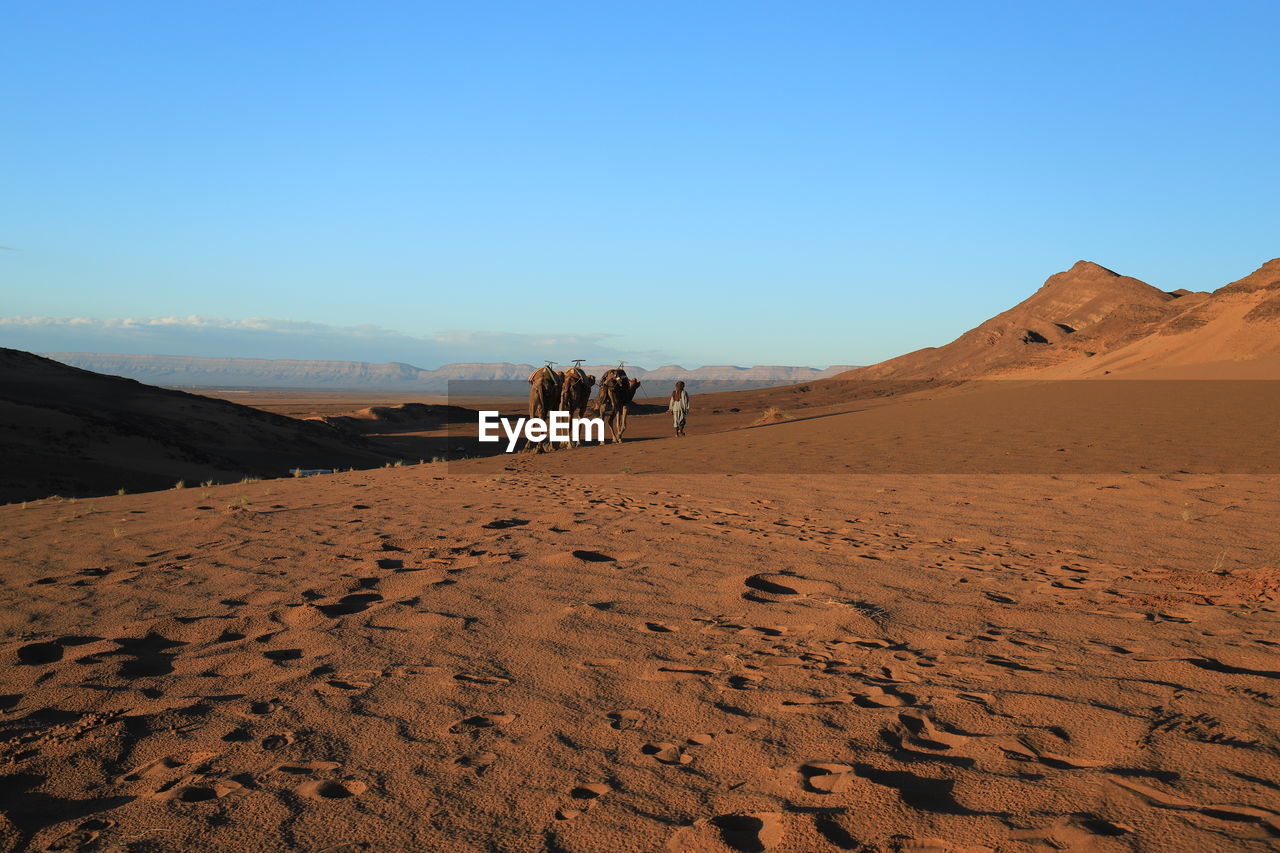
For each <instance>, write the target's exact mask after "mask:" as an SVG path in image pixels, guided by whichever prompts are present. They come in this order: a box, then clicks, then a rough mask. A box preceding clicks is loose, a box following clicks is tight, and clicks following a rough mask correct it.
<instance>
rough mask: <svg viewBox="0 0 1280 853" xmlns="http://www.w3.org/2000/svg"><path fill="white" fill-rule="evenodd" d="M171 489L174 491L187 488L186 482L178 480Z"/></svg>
mask: <svg viewBox="0 0 1280 853" xmlns="http://www.w3.org/2000/svg"><path fill="white" fill-rule="evenodd" d="M173 487H174V488H175V489H185V488H186V487H187V481H186V480H179V481H178V482H176V483H174V484H173Z"/></svg>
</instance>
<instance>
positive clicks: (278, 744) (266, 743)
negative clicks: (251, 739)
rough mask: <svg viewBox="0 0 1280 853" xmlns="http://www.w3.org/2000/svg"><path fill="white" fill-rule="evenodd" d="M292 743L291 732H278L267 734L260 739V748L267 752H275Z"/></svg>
mask: <svg viewBox="0 0 1280 853" xmlns="http://www.w3.org/2000/svg"><path fill="white" fill-rule="evenodd" d="M291 743H293V733H292V732H282V733H280V734H274V735H267V736H266V737H265V738H263V739H262V748H263V749H265V750H267V751H268V752H275V751H276V750H278V749H284V748H285V747H286V746H289V745H290V744H291Z"/></svg>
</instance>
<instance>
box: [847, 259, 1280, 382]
mask: <svg viewBox="0 0 1280 853" xmlns="http://www.w3.org/2000/svg"><path fill="white" fill-rule="evenodd" d="M1206 364H1217V365H1219V367H1216V368H1214V369H1213V370H1211V371H1208V372H1206V373H1204V378H1208V377H1222V378H1227V377H1228V376H1230V377H1234V378H1241V377H1250V378H1264V377H1269V376H1270V375H1271V374H1275V375H1280V258H1276V259H1274V260H1270V261H1267V262H1266V263H1265V264H1263V265H1262V266H1261V267H1259V268H1258V269H1257V270H1255V271H1254V272H1253V273H1251V274H1249V275H1248V276H1245V277H1244V278H1242V279H1240V280H1238V281H1235V282H1232V283H1231V284H1228V285H1225V286H1223V287H1220V288H1218V289H1217V290H1214V291H1212V292H1197V291H1188V290H1174V291H1164V290H1160V289H1159V288H1156V287H1152V286H1151V285H1149V284H1146V283H1145V282H1142V281H1139V280H1138V279H1135V278H1130V277H1128V276H1124V275H1120V274H1119V273H1116V272H1113V271H1112V270H1109V269H1107V268H1106V267H1102V266H1099V265H1098V264H1095V263H1091V262H1089V261H1080V262H1078V263H1077V264H1075V266H1073V267H1071V269H1069V270H1067V271H1065V272H1060V273H1057V274H1055V275H1052V276H1050V277H1049V278H1048V279H1047V280H1046V281H1045V283H1044V285H1043V286H1041V287H1040V289H1039V290H1037V291H1036V292H1035V293H1033V294H1032V295H1031V296H1030V297H1028V298H1027V299H1026V300H1024V301H1022V302H1020V303H1019V304H1018V305H1015V306H1014V307H1013V308H1010V309H1009V310H1008V311H1004V312H1002V313H1000V314H997V315H996V316H995V317H992V318H991V319H990V320H987V321H986V322H985V323H982V324H981V325H979V326H977V327H976V328H973V329H970V330H969V331H968V332H965V333H964V334H963V335H961V336H960V337H958V338H956V339H955V340H954V341H952V342H951V343H949V344H945V345H943V346H939V347H928V348H925V349H921V350H916V351H915V352H911V353H907V354H906V355H902V356H898V357H897V358H891V359H889V360H888V361H883V362H880V363H879V364H874V365H871V366H869V367H862V368H857V369H855V370H852V371H849V372H846V373H842V374H840V375H839V377H837V379H839V380H858V381H884V380H892V381H898V380H939V381H957V380H964V379H980V378H1003V377H1013V376H1043V377H1046V378H1051V377H1064V378H1067V377H1091V376H1104V375H1108V374H1112V373H1121V372H1124V373H1135V372H1136V373H1143V372H1150V371H1157V370H1167V369H1173V368H1185V367H1188V366H1191V365H1206ZM1226 364H1230V365H1231V367H1229V368H1228V367H1223V366H1222V365H1226ZM1184 374H1185V371H1184ZM1186 375H1190V374H1186ZM1197 376H1199V374H1197Z"/></svg>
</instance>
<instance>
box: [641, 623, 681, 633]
mask: <svg viewBox="0 0 1280 853" xmlns="http://www.w3.org/2000/svg"><path fill="white" fill-rule="evenodd" d="M644 629H645V630H646V631H652V632H653V633H655V634H670V633H673V632H675V631H679V630H680V629H679V628H677V627H675V626H673V625H668V624H667V623H666V622H646V623H644Z"/></svg>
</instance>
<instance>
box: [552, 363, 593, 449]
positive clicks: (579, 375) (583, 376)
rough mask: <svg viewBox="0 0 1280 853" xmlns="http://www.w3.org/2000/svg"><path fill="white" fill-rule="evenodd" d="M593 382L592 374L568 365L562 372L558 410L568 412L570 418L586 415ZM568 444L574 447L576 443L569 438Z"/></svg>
mask: <svg viewBox="0 0 1280 853" xmlns="http://www.w3.org/2000/svg"><path fill="white" fill-rule="evenodd" d="M595 384H596V378H595V377H594V376H589V375H588V374H587V373H586V372H584V371H583V370H582V368H580V367H570V368H569V369H568V370H566V371H565V372H564V381H563V383H562V385H561V389H560V410H561V411H565V412H568V413H569V418H570V419H573V418H581V417H586V414H587V404H588V402H589V401H590V400H591V386H593V385H595ZM569 446H570V447H576V446H577V444H576V443H575V442H573V441H572V440H571V441H570V442H569Z"/></svg>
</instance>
